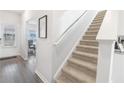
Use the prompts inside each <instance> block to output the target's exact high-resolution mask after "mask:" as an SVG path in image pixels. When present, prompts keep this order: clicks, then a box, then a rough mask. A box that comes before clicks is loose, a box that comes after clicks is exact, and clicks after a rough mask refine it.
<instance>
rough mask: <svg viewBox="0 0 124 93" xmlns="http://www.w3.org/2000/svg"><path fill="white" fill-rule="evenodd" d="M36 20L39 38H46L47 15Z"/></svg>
mask: <svg viewBox="0 0 124 93" xmlns="http://www.w3.org/2000/svg"><path fill="white" fill-rule="evenodd" d="M38 21H39V22H38V23H39V25H38V30H39V31H38V32H39V33H38V34H39V38H44V39H45V38H47V15H44V16H42V17H41V18H39V20H38Z"/></svg>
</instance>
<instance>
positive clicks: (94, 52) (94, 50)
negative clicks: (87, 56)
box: [77, 47, 98, 54]
mask: <svg viewBox="0 0 124 93" xmlns="http://www.w3.org/2000/svg"><path fill="white" fill-rule="evenodd" d="M77 50H78V51H82V52H86V53H92V54H98V49H92V48H84V47H77Z"/></svg>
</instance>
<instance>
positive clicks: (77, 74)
mask: <svg viewBox="0 0 124 93" xmlns="http://www.w3.org/2000/svg"><path fill="white" fill-rule="evenodd" d="M63 71H64V72H66V73H68V74H69V75H71V76H72V77H74V78H76V79H77V80H78V81H80V82H87V83H88V82H90V83H91V82H95V78H93V77H91V76H89V75H87V74H86V73H84V72H82V71H81V70H77V69H74V68H73V67H71V66H69V65H67V66H65V67H64V68H63Z"/></svg>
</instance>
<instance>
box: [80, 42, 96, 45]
mask: <svg viewBox="0 0 124 93" xmlns="http://www.w3.org/2000/svg"><path fill="white" fill-rule="evenodd" d="M80 44H81V45H89V46H98V42H85V41H80Z"/></svg>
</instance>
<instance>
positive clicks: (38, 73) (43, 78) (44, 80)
mask: <svg viewBox="0 0 124 93" xmlns="http://www.w3.org/2000/svg"><path fill="white" fill-rule="evenodd" d="M35 73H36V74H37V75H38V76H39V78H40V79H41V80H42V81H43V82H44V83H49V81H48V80H47V79H46V78H45V77H44V76H43V75H42V74H41V73H40V72H39V71H38V70H35Z"/></svg>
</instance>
